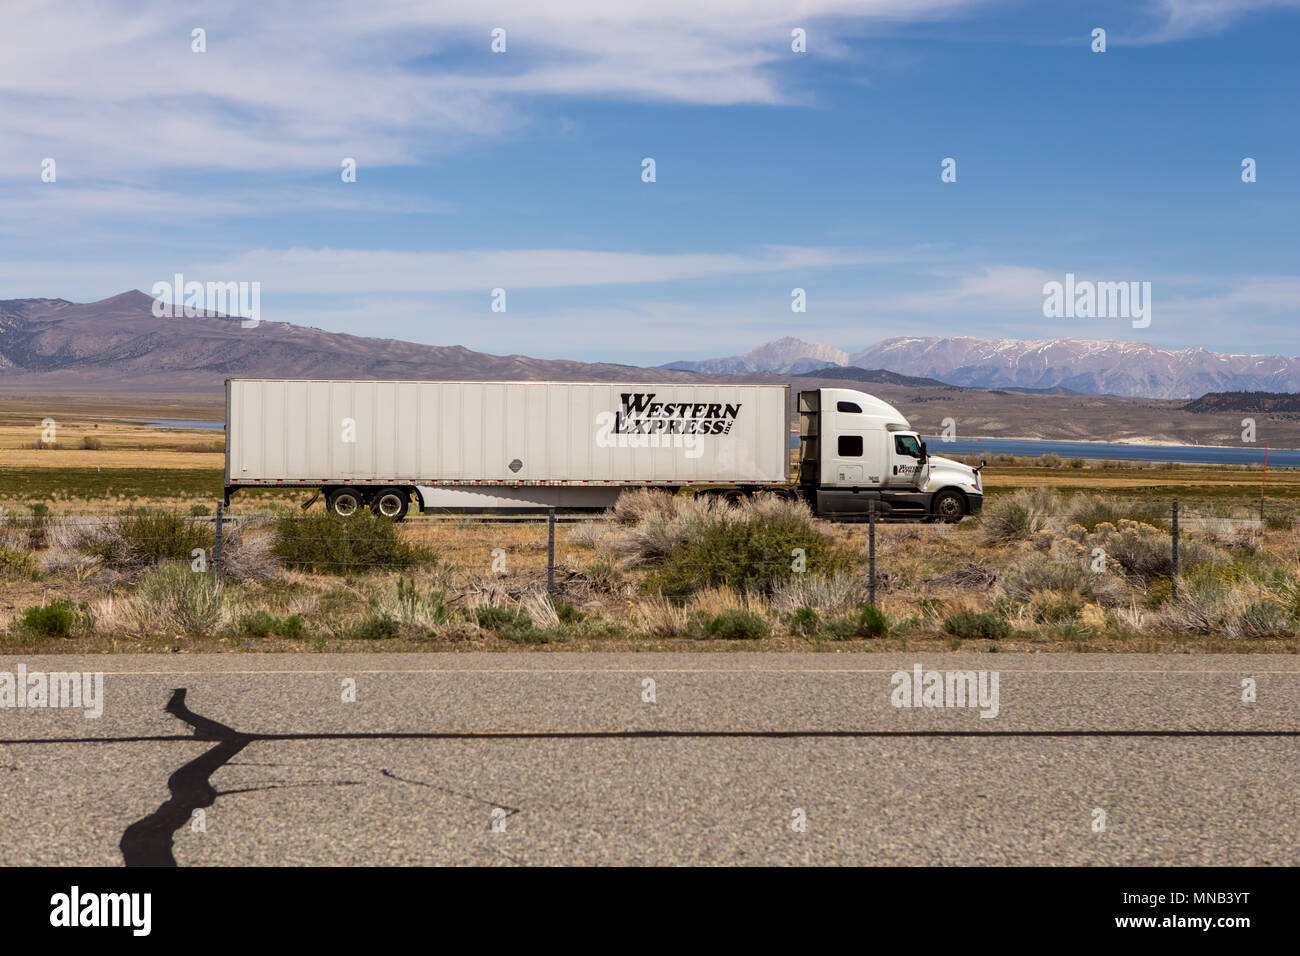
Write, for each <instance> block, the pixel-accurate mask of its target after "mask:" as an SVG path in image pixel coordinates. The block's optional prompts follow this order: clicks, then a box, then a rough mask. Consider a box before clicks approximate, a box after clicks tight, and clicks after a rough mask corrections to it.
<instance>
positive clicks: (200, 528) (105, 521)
mask: <svg viewBox="0 0 1300 956" xmlns="http://www.w3.org/2000/svg"><path fill="white" fill-rule="evenodd" d="M871 504H872V507H871V508H869V511H868V514H867V519H866V521H865V522H864V523H863V524H864V525H865V531H866V535H865V537H866V541H865V542H861V539H860V538H859V539H858V540H859V544H862V543H865V545H866V549H865V551H866V553H865V554H861V553H859V554H858V555H857V560H856V561H851V562H850V563H849V567H848V570H849V571H850V573H852V574H854V575H857V576H859V577H860V578H861V579H862V582H863V585H864V588H865V591H866V594H867V597H868V603H870V604H873V605H874V604H875V603H876V600H877V594H878V590H879V589H880V588H881V587H882V586H885V587H887V586H888V584H889V582H890V579H891V575H890V574H889V573H888V571H885V572H884V573H881V571H880V570H879V569H878V560H879V556H878V549H877V536H878V533H883V534H884V535H885V538H884V540H885V541H886V542H890V541H891V539H897V537H898V536H902V537H904V538H907V537H910V536H911V535H913V534H923V533H925V532H920V531H916V532H914V531H912V530H910V529H916V528H918V527H925V526H918V524H917V523H915V522H912V523H910V524H907V525H902V524H898V523H892V522H884V521H881V520H879V519H880V516H879V515H878V514H877V513H876V510H875V507H874V502H872V503H871ZM1162 506H1165V507H1167V509H1168V510H1167V512H1165V513H1163V514H1161V513H1160V512H1161V511H1162V510H1163V508H1162ZM1134 513H1135V514H1136V515H1137V516H1136V517H1134V518H1124V517H1117V519H1116V521H1118V523H1119V524H1120V525H1123V524H1124V523H1125V521H1132V522H1133V523H1134V524H1135V525H1137V526H1139V527H1141V528H1142V529H1143V530H1142V533H1143V534H1144V535H1150V534H1152V533H1154V534H1159V535H1163V536H1165V537H1166V538H1167V540H1168V545H1167V547H1168V567H1169V572H1170V573H1169V574H1168V578H1169V582H1170V589H1171V592H1172V596H1173V598H1175V599H1176V598H1177V596H1178V592H1179V575H1180V572H1181V570H1182V568H1181V565H1182V563H1183V562H1182V558H1183V555H1182V553H1181V551H1182V543H1183V538H1184V537H1185V535H1186V534H1187V533H1188V532H1201V531H1205V530H1207V529H1208V530H1212V531H1213V530H1224V531H1232V532H1236V531H1246V532H1251V533H1253V532H1260V533H1267V531H1268V528H1267V526H1266V523H1265V522H1261V521H1260V520H1259V519H1257V518H1241V517H1236V516H1228V515H1223V514H1218V513H1215V512H1214V511H1213V510H1210V509H1206V508H1203V507H1202V508H1194V509H1187V508H1185V507H1183V506H1182V505H1181V503H1180V502H1179V501H1178V500H1177V499H1145V500H1143V502H1142V503H1141V506H1140V508H1139V509H1135V510H1134ZM1078 515H1079V512H1078V511H1077V510H1076V511H1069V512H1067V511H1060V512H1053V511H1043V512H1035V513H1034V514H1033V519H1034V521H1036V522H1039V523H1043V522H1047V521H1049V520H1050V521H1053V522H1055V523H1056V526H1055V527H1054V528H1051V529H1048V528H1039V529H1036V530H1042V531H1049V532H1050V533H1052V534H1054V535H1057V536H1064V537H1066V538H1070V540H1074V541H1075V542H1076V544H1080V545H1081V546H1082V545H1084V544H1091V543H1092V542H1088V541H1087V540H1086V539H1084V541H1079V540H1078V538H1077V537H1073V538H1071V537H1070V532H1069V529H1070V528H1072V527H1075V526H1077V520H1076V519H1077V518H1078ZM157 516H158V515H157V514H154V515H152V516H151V515H149V514H148V513H141V512H129V513H127V514H123V515H95V516H90V515H23V516H15V515H8V516H6V517H5V518H4V519H2V520H0V551H3V550H4V548H5V547H6V546H7V544H6V536H8V537H9V538H12V537H14V536H19V537H21V536H23V535H25V536H26V538H27V544H28V545H29V546H32V547H33V548H36V547H50V546H51V545H52V544H53V543H55V542H60V543H61V544H62V545H65V546H66V545H67V544H68V543H69V542H75V541H76V540H77V539H78V537H79V536H80V537H82V539H83V540H89V539H91V538H93V537H94V535H96V534H97V533H99V532H109V533H112V531H113V529H114V528H115V526H116V524H117V523H118V522H131V521H133V520H135V519H147V518H150V517H157ZM162 516H163V517H165V518H167V519H168V522H169V524H168V525H167V527H155V526H152V525H151V524H150V522H149V521H148V520H144V521H141V522H140V523H139V525H138V526H137V527H135V528H134V529H133V530H132V534H134V535H135V536H136V540H135V541H134V542H133V543H134V544H135V545H137V546H138V547H139V549H140V551H141V552H142V553H145V554H147V555H149V556H150V557H151V558H152V559H153V560H163V559H164V558H163V557H160V556H161V555H164V554H165V559H166V560H186V559H188V558H191V557H193V558H194V559H195V569H196V570H197V569H198V568H199V567H202V568H203V570H206V571H208V572H210V573H211V574H212V576H213V578H214V580H215V582H216V587H217V588H220V587H221V586H222V582H223V580H224V579H225V578H226V577H227V575H228V572H229V570H230V569H229V568H228V557H229V556H228V554H227V548H228V547H231V546H232V544H233V545H234V546H235V547H243V546H245V539H246V537H247V535H248V533H250V532H253V531H258V530H263V531H267V532H268V533H269V534H270V535H272V536H274V535H275V533H276V529H279V528H287V529H288V530H289V532H290V533H291V534H292V536H293V540H294V541H295V542H296V543H298V544H299V545H302V544H308V545H311V546H313V549H308V550H310V551H312V553H311V554H310V555H308V556H307V557H305V558H302V559H295V558H293V557H288V558H286V559H285V561H284V563H285V565H286V566H288V567H296V568H301V569H307V570H319V571H324V572H329V573H338V572H344V573H354V574H355V573H364V572H367V571H404V570H411V569H413V568H415V567H417V566H420V565H425V564H430V563H432V564H441V565H442V566H443V567H444V568H445V569H446V570H448V571H451V572H460V571H464V572H468V573H469V575H470V577H469V578H468V580H467V586H471V587H483V586H490V585H485V584H484V582H491V581H494V580H500V581H502V582H503V583H504V582H505V579H506V578H513V579H516V580H518V579H520V578H537V577H540V575H541V574H542V573H543V572H544V573H545V581H546V586H545V587H546V593H547V594H548V596H549V597H550V598H551V599H552V600H554V599H555V597H556V593H557V586H556V579H557V575H559V576H560V577H561V579H562V581H563V582H564V583H566V584H572V583H573V582H575V581H577V580H579V579H582V580H584V581H586V582H588V583H590V582H592V581H597V582H606V583H608V582H610V581H612V580H614V579H616V578H619V577H620V576H622V575H623V573H624V572H625V571H629V570H632V571H648V572H651V573H653V572H654V570H655V563H654V562H653V561H650V560H642V561H639V562H637V561H634V562H632V563H631V564H630V565H623V566H620V565H619V564H618V563H617V560H615V559H614V558H611V560H609V561H599V560H597V561H593V560H592V558H593V555H595V554H596V552H595V551H594V547H593V544H591V543H586V544H577V545H575V543H574V542H568V541H560V542H558V545H557V539H556V527H557V525H558V524H560V523H561V521H562V518H564V517H566V516H562V515H560V514H558V513H556V511H555V510H554V509H552V510H550V511H548V512H546V513H539V514H531V515H517V516H509V517H510V519H511V520H512V521H514V522H524V523H528V524H532V525H542V526H544V527H545V528H546V534H545V539H544V541H541V540H538V541H529V542H526V543H524V544H523V545H521V544H520V543H519V542H518V541H513V542H503V543H508V544H509V545H510V546H509V547H497V548H492V549H491V551H490V553H489V554H488V555H486V556H485V557H484V559H483V561H482V562H475V563H473V564H472V565H471V564H470V563H469V562H464V561H461V562H459V563H456V564H452V563H451V562H448V561H446V560H445V555H440V554H438V552H437V550H436V548H437V540H436V538H435V540H433V541H432V542H428V541H425V542H420V541H418V540H411V539H413V538H415V539H418V538H419V537H421V536H420V535H419V534H414V535H413V534H411V533H410V531H408V532H406V533H403V532H402V526H401V525H393V524H390V523H387V522H384V521H376V522H374V523H371V522H364V521H363V522H356V521H355V520H354V519H349V518H337V517H333V516H324V515H305V514H301V513H299V514H295V513H292V512H290V513H252V514H236V515H227V514H225V512H224V507H223V504H222V503H221V502H218V503H217V504H216V507H215V513H214V514H211V515H202V514H181V513H176V512H172V513H163V515H162ZM487 517H490V518H499V517H501V516H487ZM308 518H315V519H316V521H317V522H319V521H321V520H322V519H324V520H326V521H329V522H337V523H338V528H339V531H338V532H337V533H331V534H316V533H302V531H303V530H305V529H304V528H303V524H304V523H305V521H306V520H307V519H308ZM455 520H457V521H462V522H464V523H466V524H468V525H476V524H482V523H484V521H483V520H482V516H478V515H457V516H455ZM580 520H582V521H586V522H591V521H595V522H604V523H608V524H610V525H613V526H618V525H622V524H626V523H625V522H621V521H620V520H619V519H618V517H617V516H615V515H613V514H611V513H608V512H606V513H600V514H593V515H587V516H582V517H581V519H580ZM1067 522H1070V523H1071V524H1067ZM1210 522H1216V523H1218V524H1217V525H1214V526H1213V527H1211V526H1210V525H1209V524H1208V523H1210ZM1107 523H1110V524H1112V526H1113V527H1114V526H1115V522H1109V521H1098V522H1095V523H1094V528H1093V529H1081V530H1084V531H1085V534H1087V535H1089V536H1091V535H1093V534H1095V533H1096V528H1099V527H1100V526H1101V525H1103V524H1107ZM880 526H885V527H888V529H889V530H884V528H882V527H880ZM417 527H418V526H417ZM930 527H931V528H932V529H933V531H932V532H930V533H936V534H947V533H949V532H950V531H951V530H952V528H953V526H951V525H938V526H934V525H931V526H930ZM177 528H183V529H189V530H191V531H193V532H199V533H200V534H201V538H200V535H199V534H194V535H192V536H191V537H190V538H188V539H185V538H184V536H183V535H182V536H181V537H178V536H177V535H176V533H175V532H176V529H177ZM381 528H382V532H383V533H369V532H368V529H374V531H375V532H378V531H379V530H380V529H381ZM845 530H847V528H846V529H845ZM1119 530H1120V529H1119V528H1118V527H1116V531H1117V532H1119ZM434 533H435V534H437V532H434ZM854 536H855V533H853V532H850V533H849V534H847V535H843V537H854ZM1022 539H1023V538H1022ZM394 541H399V542H404V543H406V544H408V545H411V546H414V547H416V548H417V549H418V548H421V547H427V546H428V545H429V544H432V545H433V549H432V550H429V551H427V552H418V553H415V554H408V555H406V557H405V558H403V557H401V556H400V554H399V556H398V557H396V558H394V557H392V555H391V554H390V553H386V552H384V551H383V550H382V546H385V545H390V544H392V543H393V542H394ZM178 542H179V543H178ZM891 543H894V542H891ZM189 544H193V548H188V547H185V546H187V545H189ZM74 546H75V545H74ZM315 546H319V547H318V548H317V547H315ZM357 546H360V547H357ZM470 546H471V547H487V546H488V544H487V543H475V544H473V545H470ZM575 546H576V547H577V548H578V549H579V553H578V554H577V555H575V554H574V553H573V549H574V548H575ZM352 547H356V550H357V553H358V554H359V555H360V556H359V557H358V556H353V554H352V552H350V551H348V550H347V549H348V548H352ZM459 547H461V548H464V547H466V545H465V544H464V543H463V542H461V543H460V544H459ZM168 549H170V550H168ZM333 549H341V550H333ZM542 549H545V552H546V553H545V563H544V564H538V565H532V564H527V563H526V564H524V565H523V566H519V564H518V559H519V556H520V552H521V551H522V552H523V553H529V552H533V553H535V552H536V551H539V550H542ZM1100 549H1101V550H1102V551H1103V552H1104V551H1105V550H1106V549H1105V546H1104V544H1103V545H1101V546H1100ZM801 550H803V549H794V550H793V552H792V553H791V554H784V553H782V554H779V555H777V554H774V555H772V557H770V558H759V557H754V558H749V559H746V560H745V561H743V562H733V563H732V564H731V565H730V566H728V564H727V562H726V561H725V560H722V559H711V560H709V561H701V562H694V561H686V560H682V559H681V558H675V559H673V560H672V567H673V569H674V570H675V571H676V572H677V573H678V574H681V573H690V572H698V573H699V574H700V575H701V576H706V575H714V576H715V577H716V576H720V577H721V578H723V579H724V580H725V579H746V580H747V579H763V580H768V581H770V580H772V579H774V578H776V577H779V576H781V575H780V573H779V572H780V570H781V569H783V568H785V569H789V570H790V571H791V572H794V573H798V572H801V571H805V570H810V567H809V557H810V556H809V555H808V554H807V553H806V552H805V553H803V554H800V553H799V552H800V551H801ZM200 552H202V553H201V554H200ZM106 553H107V552H106ZM506 555H509V557H510V564H511V565H512V566H511V568H510V570H509V571H508V572H507V571H506V570H505V564H504V560H501V561H500V562H499V563H498V559H504V557H505V556H506ZM408 559H409V560H408ZM106 560H107V559H106ZM1087 563H1088V562H1087V560H1086V559H1085V560H1084V564H1087ZM801 565H802V566H801ZM840 567H841V569H842V568H843V566H842V565H841V566H840ZM977 568H978V566H977V565H975V564H973V563H972V564H970V565H969V567H968V568H967V569H965V572H969V573H967V574H966V576H967V577H968V578H970V583H971V584H978V583H979V581H977V580H976V579H977V578H980V577H981V576H980V575H979V574H977V573H976V572H975V570H972V569H977ZM1112 569H1113V567H1112V566H1111V565H1110V562H1109V559H1107V558H1106V557H1105V556H1103V568H1102V570H1112ZM813 570H816V569H815V568H813ZM1093 570H1098V569H1097V568H1094V569H1093ZM959 572H962V573H965V572H963V569H960V568H959V569H955V570H953V571H950V572H947V573H949V574H957V575H958V577H960V576H961V575H960V573H959ZM941 576H942V575H940V577H941ZM963 580H965V579H963ZM991 581H992V577H989V579H988V581H987V582H985V583H987V584H991ZM539 583H540V582H539V581H535V580H531V581H530V582H529V584H530V586H535V585H537V584H539ZM661 593H662V595H663V596H665V597H682V596H686V595H687V594H689V593H690V592H689V591H686V590H682V591H677V590H672V589H668V590H662V591H661Z"/></svg>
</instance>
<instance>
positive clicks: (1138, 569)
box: [1105, 524, 1228, 581]
mask: <svg viewBox="0 0 1300 956" xmlns="http://www.w3.org/2000/svg"><path fill="white" fill-rule="evenodd" d="M1105 547H1106V555H1107V557H1108V558H1110V559H1113V560H1114V561H1115V562H1116V563H1118V564H1119V566H1120V567H1122V568H1123V569H1124V570H1125V571H1128V572H1129V573H1130V574H1133V575H1136V576H1137V577H1139V578H1142V579H1143V580H1144V581H1151V580H1154V579H1156V578H1160V577H1169V576H1170V575H1171V574H1172V573H1173V567H1174V556H1173V539H1172V538H1170V536H1169V535H1168V534H1166V533H1164V532H1163V531H1161V530H1160V529H1158V528H1153V527H1151V526H1150V525H1145V524H1138V525H1132V524H1130V525H1127V526H1125V527H1124V528H1122V529H1121V530H1120V531H1119V533H1117V534H1113V535H1111V536H1110V538H1109V539H1108V540H1107V541H1106V545H1105ZM1227 560H1228V556H1227V555H1226V554H1224V553H1223V552H1222V551H1220V550H1219V549H1218V548H1216V547H1214V546H1213V545H1210V544H1206V543H1205V542H1204V541H1202V540H1201V539H1199V538H1193V537H1190V536H1183V537H1180V538H1179V541H1178V565H1179V570H1180V571H1190V570H1192V569H1194V568H1197V567H1201V566H1211V565H1216V564H1225V563H1227Z"/></svg>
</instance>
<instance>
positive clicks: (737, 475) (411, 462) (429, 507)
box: [225, 379, 984, 521]
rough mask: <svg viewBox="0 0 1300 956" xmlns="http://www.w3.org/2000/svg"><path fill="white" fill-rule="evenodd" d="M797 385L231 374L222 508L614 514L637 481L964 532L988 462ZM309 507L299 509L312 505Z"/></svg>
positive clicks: (873, 411)
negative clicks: (267, 491) (954, 456)
mask: <svg viewBox="0 0 1300 956" xmlns="http://www.w3.org/2000/svg"><path fill="white" fill-rule="evenodd" d="M789 391H790V389H789V386H788V385H744V384H742V385H735V384H726V385H720V384H695V383H686V384H684V383H680V382H676V383H645V384H622V383H595V382H451V381H447V382H443V381H439V382H417V381H337V380H335V381H323V380H322V381H315V380H296V379H292V380H291V379H285V380H269V379H230V380H227V382H226V470H225V501H226V504H227V505H229V503H230V497H231V495H233V494H235V493H237V492H239V491H240V490H243V489H249V488H303V489H312V490H314V491H315V492H316V494H314V495H313V496H312V498H311V499H310V500H309V502H308V505H309V504H310V503H311V502H314V501H315V500H316V499H317V498H319V497H321V496H324V498H325V504H326V507H327V508H328V509H329V510H330V511H332V512H333V513H335V514H337V515H340V516H347V515H351V514H355V513H356V512H357V511H359V510H361V509H363V508H370V509H371V510H372V511H373V512H374V513H375V514H377V515H379V516H382V517H386V518H391V519H393V520H397V521H400V520H401V519H402V518H404V517H406V515H407V513H408V511H409V510H410V509H411V508H412V507H414V508H416V509H418V511H420V512H423V513H426V514H438V513H466V512H487V513H494V512H495V513H505V512H510V513H523V512H530V511H539V510H540V511H544V510H548V509H551V508H555V509H556V510H557V511H564V512H578V511H603V510H604V509H606V508H609V507H611V506H612V505H613V504H614V502H615V501H616V500H617V498H618V495H619V494H620V493H621V492H622V491H624V490H626V489H629V488H661V489H664V490H667V491H682V490H684V489H694V490H695V493H697V494H706V495H721V496H723V497H725V498H728V499H732V500H734V499H737V498H740V497H744V496H752V495H755V494H759V493H771V494H776V495H780V496H782V497H787V498H798V499H802V500H804V501H806V502H807V503H808V505H809V507H810V508H811V509H812V510H813V511H814V512H815V513H816V514H818V515H820V516H822V517H825V518H828V519H831V520H836V521H862V520H866V519H867V517H868V514H869V511H870V510H871V508H872V503H873V502H874V503H875V511H876V513H877V514H878V515H879V516H880V517H882V518H912V519H920V520H941V521H958V520H960V519H961V518H962V517H964V516H965V515H968V514H974V513H976V512H978V511H979V510H980V507H981V505H982V503H983V500H984V484H983V479H982V477H981V474H980V470H981V469H982V468H983V467H984V465H983V463H982V462H981V464H980V467H979V468H972V467H970V466H968V465H965V464H962V463H960V462H957V461H953V460H951V459H948V458H941V457H939V456H936V455H931V454H930V453H929V450H928V449H927V447H926V443H925V442H924V441H922V439H921V436H920V435H919V434H918V433H917V432H916V431H915V430H914V429H913V428H912V427H911V426H910V425H909V424H908V422H907V419H906V418H904V417H903V415H902V414H900V413H899V411H898V410H897V409H895V408H894V407H893V406H892V405H890V404H888V403H887V402H884V401H881V400H880V399H879V398H876V397H875V396H873V395H869V394H867V393H865V392H860V391H857V390H854V389H849V388H817V389H809V390H804V391H801V392H799V393H798V396H797V413H798V419H799V426H798V453H797V462H798V469H797V478H796V479H793V480H792V478H791V457H792V456H791V450H792V433H791V429H790V405H789V398H790V395H789ZM306 506H307V505H304V507H306Z"/></svg>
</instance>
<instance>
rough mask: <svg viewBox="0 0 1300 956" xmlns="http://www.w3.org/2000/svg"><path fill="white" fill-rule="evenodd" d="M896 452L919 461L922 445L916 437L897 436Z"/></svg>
mask: <svg viewBox="0 0 1300 956" xmlns="http://www.w3.org/2000/svg"><path fill="white" fill-rule="evenodd" d="M894 451H895V452H897V453H898V454H900V455H906V456H907V457H908V458H915V459H917V460H918V461H919V460H920V458H921V443H920V442H919V441H917V439H916V436H915V435H895V436H894Z"/></svg>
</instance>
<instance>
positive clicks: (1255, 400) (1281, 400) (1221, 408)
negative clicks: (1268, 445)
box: [1183, 392, 1300, 415]
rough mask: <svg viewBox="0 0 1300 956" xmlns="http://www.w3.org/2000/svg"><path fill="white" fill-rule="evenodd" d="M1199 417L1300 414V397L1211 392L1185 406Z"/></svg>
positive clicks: (1186, 409) (1264, 393) (1285, 394)
mask: <svg viewBox="0 0 1300 956" xmlns="http://www.w3.org/2000/svg"><path fill="white" fill-rule="evenodd" d="M1183 411H1186V412H1194V413H1196V414H1198V415H1205V414H1213V413H1217V412H1257V413H1260V414H1279V413H1286V412H1292V413H1300V395H1294V394H1291V393H1290V392H1211V393H1210V394H1209V395H1202V396H1201V397H1200V398H1198V399H1196V400H1195V401H1191V402H1188V403H1187V404H1186V405H1184V406H1183Z"/></svg>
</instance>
